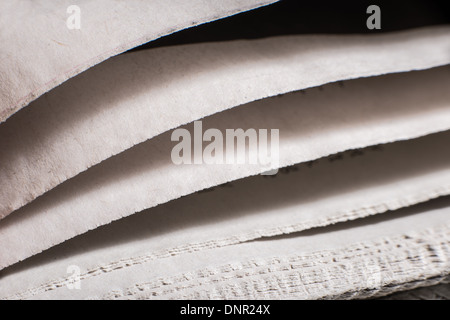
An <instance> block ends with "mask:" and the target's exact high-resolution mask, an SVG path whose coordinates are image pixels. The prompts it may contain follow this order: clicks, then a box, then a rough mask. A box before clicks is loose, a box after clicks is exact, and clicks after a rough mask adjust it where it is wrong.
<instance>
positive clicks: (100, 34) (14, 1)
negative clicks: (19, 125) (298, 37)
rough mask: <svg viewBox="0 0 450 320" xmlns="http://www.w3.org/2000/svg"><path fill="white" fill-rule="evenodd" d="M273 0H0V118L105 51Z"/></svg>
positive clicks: (94, 61)
mask: <svg viewBox="0 0 450 320" xmlns="http://www.w3.org/2000/svg"><path fill="white" fill-rule="evenodd" d="M274 2H276V1H274V0H189V1H185V0H152V1H147V0H127V1H115V2H114V4H113V5H111V1H110V0H96V1H90V0H77V1H76V2H74V1H71V0H59V1H57V2H56V1H49V0H8V1H1V2H0V43H1V44H2V45H1V47H0V61H1V62H0V75H1V80H2V81H1V84H0V122H3V121H5V120H6V119H7V118H8V117H10V116H11V115H12V114H14V113H15V112H16V111H18V110H19V109H21V108H22V107H24V106H26V105H28V104H29V103H30V102H31V101H33V100H34V99H36V98H37V97H39V96H41V95H42V94H43V93H45V92H47V91H48V90H50V89H52V88H54V87H56V86H58V85H59V84H61V83H62V82H64V81H66V80H67V79H69V78H71V77H73V76H75V75H77V74H79V73H80V72H82V71H84V70H86V69H88V68H89V67H92V66H93V65H96V64H97V63H100V62H102V61H104V60H106V59H108V58H110V57H111V56H114V55H116V54H119V53H122V52H124V51H126V50H128V49H131V48H133V47H136V46H138V45H141V44H143V43H146V42H149V41H152V40H155V39H157V38H159V37H162V36H165V35H168V34H170V33H173V32H176V31H179V30H181V29H185V28H188V27H192V26H196V25H199V24H202V23H205V22H209V21H213V20H217V19H220V18H224V17H227V16H230V15H233V14H236V13H239V12H242V11H247V10H251V9H254V8H257V7H260V6H263V5H267V4H271V3H274ZM73 5H76V6H77V7H78V9H77V10H79V11H78V12H79V13H80V15H79V18H80V22H81V23H80V29H70V28H69V27H68V24H67V20H69V19H70V16H71V15H72V14H73V12H72V11H71V10H68V9H69V7H71V6H73ZM68 11H70V12H69V13H68ZM69 22H70V21H69ZM69 25H70V23H69Z"/></svg>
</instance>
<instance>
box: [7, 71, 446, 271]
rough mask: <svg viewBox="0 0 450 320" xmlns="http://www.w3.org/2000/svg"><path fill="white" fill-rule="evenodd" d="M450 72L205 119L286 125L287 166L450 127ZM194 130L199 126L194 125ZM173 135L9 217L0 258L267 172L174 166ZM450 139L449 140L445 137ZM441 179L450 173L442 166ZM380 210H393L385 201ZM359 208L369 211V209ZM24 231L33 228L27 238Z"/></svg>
mask: <svg viewBox="0 0 450 320" xmlns="http://www.w3.org/2000/svg"><path fill="white" fill-rule="evenodd" d="M448 71H449V68H448V67H442V68H438V69H433V70H427V71H420V72H414V73H402V74H394V75H386V76H382V77H375V78H366V79H358V80H350V81H346V82H344V83H341V84H329V85H327V86H324V87H322V88H312V89H309V90H306V91H305V92H304V93H302V92H295V93H291V94H288V95H285V96H281V97H275V98H270V99H266V100H262V101H258V102H255V103H251V104H248V105H246V106H243V107H241V108H234V109H232V110H228V111H226V112H223V113H220V114H217V115H214V116H211V117H209V118H206V119H204V121H203V127H204V129H205V130H206V128H218V129H219V130H222V131H224V130H225V129H227V128H244V129H247V128H269V129H270V128H280V150H279V151H280V165H281V166H288V165H292V164H295V163H301V162H306V161H310V160H314V159H317V158H320V157H323V156H327V155H329V154H333V153H337V152H340V151H343V150H348V149H354V148H360V147H365V146H370V145H375V144H379V143H386V142H391V141H395V140H404V139H409V138H414V137H417V136H421V135H426V134H429V133H432V132H435V131H439V130H444V129H446V128H447V129H448V126H449V124H450V109H449V108H448V103H449V101H450V99H449V97H447V95H448V94H450V93H448V91H446V90H445V88H446V87H447V83H448V81H449V80H448V77H449V76H450V73H449V72H448ZM329 101H333V103H332V104H331V103H329ZM425 106H426V107H425ZM188 128H190V129H191V130H192V126H188ZM170 133H171V132H168V133H167V134H163V135H161V136H158V137H156V138H155V139H152V140H150V141H149V142H147V143H145V144H141V145H139V146H136V147H135V148H132V149H130V150H128V151H127V152H125V153H122V154H121V155H119V156H117V157H113V158H111V159H109V160H107V161H105V162H103V163H101V164H100V165H99V166H96V167H94V168H91V170H89V171H87V172H85V173H84V174H82V175H80V176H78V177H76V178H74V179H72V180H70V181H68V182H67V183H65V184H63V185H61V186H60V187H59V188H56V189H55V190H53V191H51V192H49V193H47V194H46V195H44V196H43V197H41V198H39V199H37V200H36V201H34V202H33V203H31V204H30V205H29V206H26V207H24V208H23V209H21V210H19V211H17V212H16V213H14V214H12V215H10V216H8V217H7V218H5V219H4V220H2V221H1V222H0V242H1V243H4V247H3V249H2V250H1V251H0V262H1V264H0V266H1V267H6V266H8V265H11V264H13V263H15V262H17V261H19V260H22V259H25V258H27V257H29V256H31V255H33V254H36V253H39V252H41V251H42V250H45V249H47V248H50V247H52V246H54V245H56V244H59V243H61V242H63V241H65V240H67V239H70V238H72V237H74V236H76V235H78V234H81V233H84V232H86V231H88V230H90V229H94V228H96V227H98V226H100V225H104V224H107V223H109V222H111V221H113V220H117V219H120V218H121V217H125V216H129V215H131V214H133V213H136V212H139V211H142V210H144V209H147V208H149V207H154V206H156V205H158V204H161V203H165V202H167V201H170V200H173V199H176V198H179V197H181V196H184V195H187V194H190V193H193V192H195V191H198V190H202V189H204V188H209V187H211V186H215V185H218V184H222V183H225V182H228V181H232V180H236V179H239V178H243V177H246V176H250V175H255V174H259V173H261V172H263V171H265V170H267V168H264V169H263V168H262V167H261V166H259V165H252V164H244V165H207V164H203V165H175V164H174V163H173V162H172V160H171V149H172V147H173V146H174V145H175V143H174V142H171V141H170ZM446 139H448V138H446ZM442 144H443V145H445V144H446V143H445V139H444V143H442ZM246 151H247V150H246ZM248 151H250V150H248ZM439 177H444V178H445V179H447V180H448V178H447V177H446V176H445V175H443V174H442V172H439V174H438V178H439ZM311 179H312V178H311ZM444 184H445V180H444V182H443V181H441V180H439V181H438V182H436V181H432V182H431V185H432V188H431V189H430V190H428V191H427V192H425V195H424V197H425V200H427V199H429V198H432V197H434V196H438V195H440V194H439V193H435V194H433V192H435V190H436V188H439V187H443V191H442V192H443V194H446V192H448V190H447V189H446V187H445V186H444ZM424 185H425V183H424V182H421V183H420V184H418V186H420V187H422V186H424ZM445 190H447V191H445ZM400 191H401V192H405V193H406V190H403V189H399V192H400ZM390 192H391V191H390ZM415 194H417V191H416V193H415ZM408 196H411V197H412V199H411V202H410V203H409V204H411V203H416V202H417V201H423V199H422V200H420V199H416V198H420V196H419V195H416V196H413V195H412V194H411V195H408V194H406V195H405V197H408ZM414 199H415V200H414ZM394 203H395V202H394ZM407 204H408V203H407ZM391 205H392V206H397V207H398V206H401V205H400V204H391ZM388 207H389V206H388ZM382 208H383V210H386V209H387V207H386V203H383V206H382ZM375 212H376V210H375ZM359 214H361V215H366V214H367V213H366V212H364V210H363V211H362V212H360V213H359ZM357 215H358V213H356V216H357ZM37 226H38V228H37ZM22 234H26V235H27V238H26V242H24V239H23V238H22V237H21V236H20V235H22ZM6 246H7V247H6Z"/></svg>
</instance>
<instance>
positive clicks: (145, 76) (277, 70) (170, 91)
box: [0, 26, 450, 218]
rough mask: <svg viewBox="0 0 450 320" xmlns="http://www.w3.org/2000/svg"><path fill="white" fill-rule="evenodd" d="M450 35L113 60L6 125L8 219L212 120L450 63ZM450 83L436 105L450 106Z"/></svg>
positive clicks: (0, 203) (2, 191) (2, 176)
mask: <svg viewBox="0 0 450 320" xmlns="http://www.w3.org/2000/svg"><path fill="white" fill-rule="evenodd" d="M449 28H450V27H448V26H444V27H432V28H426V29H421V30H413V31H405V32H399V33H393V34H385V35H377V36H291V37H278V38H270V39H263V40H255V41H233V42H224V43H208V44H196V45H189V46H179V47H170V48H161V49H156V50H148V51H140V52H134V53H129V54H126V55H122V56H119V57H115V58H113V59H110V60H109V61H107V62H105V63H102V64H100V65H99V66H97V67H95V68H93V69H91V70H89V71H87V72H85V73H83V74H81V75H80V76H78V77H76V78H74V79H72V80H70V81H68V82H67V83H65V84H63V85H62V86H60V87H58V88H56V89H55V90H53V91H51V92H50V93H48V94H46V95H45V96H43V97H41V98H40V99H38V100H37V101H35V102H34V103H33V106H32V107H30V108H27V109H26V110H24V111H23V112H21V113H18V114H17V115H16V116H15V117H13V118H11V119H9V120H8V121H7V122H6V123H3V124H2V125H0V150H1V152H0V163H1V164H2V166H1V167H0V181H1V187H0V218H1V217H5V216H7V215H8V214H10V213H11V212H12V211H14V210H16V209H19V208H20V207H22V206H23V205H25V204H27V203H29V202H30V201H32V200H34V199H35V198H36V197H38V196H40V195H42V194H44V193H45V192H46V191H48V190H51V189H52V188H54V187H56V186H57V185H58V184H60V183H61V182H63V181H65V180H67V179H69V178H72V177H74V176H76V175H77V174H79V173H80V172H83V171H85V170H86V169H87V168H89V167H91V166H93V165H96V164H98V163H100V162H101V161H103V160H105V159H107V158H109V157H111V156H112V155H116V154H118V153H120V152H122V151H124V150H126V149H128V148H130V147H132V146H134V145H136V144H139V143H141V142H143V141H146V140H147V139H150V138H152V137H154V136H156V135H158V134H161V133H163V132H165V131H167V130H169V129H171V128H176V127H178V126H180V125H182V124H186V123H189V122H191V121H194V120H197V119H200V118H202V117H204V116H207V115H211V114H213V113H216V112H219V111H223V110H225V109H228V108H232V107H235V106H238V105H241V104H243V103H247V102H250V101H254V100H258V99H261V98H264V97H267V96H273V95H277V94H280V93H285V92H290V91H294V90H298V89H304V88H307V87H312V86H318V85H322V84H324V83H327V82H332V81H338V80H344V79H349V78H357V77H366V76H371V75H379V74H384V73H389V72H401V71H409V70H412V69H426V68H430V67H433V66H438V65H442V64H447V63H449V62H450V31H449V30H450V29H449ZM444 81H447V82H437V84H436V85H437V86H439V88H441V89H439V90H438V89H436V90H435V91H434V92H435V93H433V94H430V97H431V99H432V101H431V104H433V101H434V100H436V99H442V101H441V102H444V101H445V102H448V100H449V99H448V95H447V92H448V90H447V88H448V79H446V80H444ZM420 86H422V84H421V85H420ZM408 90H410V91H415V90H416V89H414V88H411V89H408ZM431 90H432V89H431ZM8 92H9V91H8ZM389 94H390V95H393V94H394V91H392V92H390V93H389ZM401 94H402V95H403V94H404V93H401ZM408 94H409V93H408ZM411 94H415V93H411ZM434 95H438V97H435V96H434ZM439 95H442V97H439ZM384 98H386V97H384ZM384 98H383V99H384ZM377 99H378V98H377ZM394 99H395V98H394ZM446 99H447V100H446ZM0 100H1V99H0ZM375 104H376V102H375ZM354 112H357V111H354ZM438 123H440V122H439V121H438ZM438 126H439V125H438ZM432 127H434V126H432ZM429 130H430V131H433V130H434V128H430V129H429ZM436 130H437V129H436Z"/></svg>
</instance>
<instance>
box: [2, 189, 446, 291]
mask: <svg viewBox="0 0 450 320" xmlns="http://www.w3.org/2000/svg"><path fill="white" fill-rule="evenodd" d="M449 208H450V206H449V199H448V198H447V199H442V200H440V201H437V202H431V203H427V204H423V205H421V206H417V207H411V208H408V209H404V210H400V211H397V212H393V213H390V214H389V215H381V216H377V217H371V218H365V219H360V220H357V221H355V222H347V223H343V224H338V225H335V226H331V227H326V228H319V229H315V230H311V231H307V232H303V233H298V234H295V235H291V236H286V237H280V238H267V239H265V240H263V241H250V242H246V243H242V244H237V245H232V246H227V247H222V248H213V249H210V250H200V251H197V250H191V251H189V252H184V253H179V252H176V251H174V253H175V254H168V255H166V256H165V257H160V258H157V257H155V256H153V255H152V253H151V252H147V253H146V254H145V255H142V256H139V257H135V258H134V259H131V258H130V259H127V258H125V257H124V256H123V257H122V259H121V260H120V261H118V262H117V263H115V264H110V265H107V264H103V265H100V266H101V267H100V266H99V267H98V268H93V269H88V268H87V267H88V263H87V262H89V259H88V260H87V261H86V260H85V259H84V258H86V256H87V255H91V259H92V258H93V257H94V255H95V253H96V252H97V253H99V257H98V258H96V259H92V260H96V261H99V260H100V259H101V253H104V252H106V251H107V250H108V249H113V248H115V247H113V246H112V245H111V246H108V243H102V239H103V240H104V238H102V237H98V238H97V240H98V241H99V242H98V243H96V244H95V243H92V242H86V243H87V244H88V248H89V246H91V248H92V247H94V249H92V251H90V252H89V251H86V248H85V247H80V248H79V250H78V251H77V252H75V254H73V255H72V256H69V257H65V259H63V260H55V259H58V256H51V255H50V256H47V260H46V259H43V260H42V261H41V263H39V260H38V263H37V264H36V265H33V264H31V266H30V265H28V268H26V267H25V268H22V269H20V268H19V269H18V270H16V272H14V271H13V270H12V272H10V273H9V274H6V275H4V276H3V277H2V278H1V279H0V284H1V285H0V297H2V298H14V299H17V298H21V299H26V298H33V299H86V298H96V299H99V298H102V299H144V298H145V299H280V298H282V299H283V298H284V299H286V298H296V299H318V298H368V297H374V296H377V295H386V294H389V293H391V292H394V291H395V290H399V288H400V289H401V288H402V287H403V286H404V287H408V286H410V285H411V283H413V284H415V285H420V284H421V285H426V284H433V283H437V282H438V281H439V279H440V280H445V277H446V276H447V275H448V274H449V272H450V224H449V220H448V215H449V210H450V209H449ZM188 210H189V209H188ZM212 214H214V213H212ZM121 222H122V221H121ZM122 227H124V228H123V230H122V231H125V230H126V228H127V227H128V226H127V225H122ZM210 227H212V226H210ZM110 231H111V232H113V231H114V230H110ZM178 231H179V230H172V231H168V232H167V233H166V234H165V235H166V237H165V238H163V237H161V238H160V239H158V238H148V239H147V240H146V241H147V242H152V241H153V242H156V241H160V240H161V239H164V240H163V241H164V242H166V243H167V242H169V241H170V240H169V239H170V235H171V234H173V233H176V232H178ZM95 232H97V231H94V232H93V233H95ZM88 236H89V234H88ZM110 237H111V238H112V237H113V235H112V234H110ZM91 239H92V237H91ZM122 244H124V245H127V246H128V247H129V248H131V247H132V245H133V244H134V243H133V242H131V241H128V242H127V241H126V239H122ZM96 246H97V247H96ZM59 249H61V248H59ZM62 252H65V253H67V251H62ZM69 252H70V251H69ZM60 253H61V252H60ZM37 258H39V257H37ZM59 258H61V257H59ZM92 260H91V262H92ZM71 264H73V265H76V266H78V267H79V268H80V271H81V272H80V278H79V279H80V290H70V289H69V288H68V287H67V285H68V283H69V281H70V277H69V276H68V275H67V267H68V266H69V265H71ZM44 278H50V279H51V280H52V281H47V282H42V280H43V279H44Z"/></svg>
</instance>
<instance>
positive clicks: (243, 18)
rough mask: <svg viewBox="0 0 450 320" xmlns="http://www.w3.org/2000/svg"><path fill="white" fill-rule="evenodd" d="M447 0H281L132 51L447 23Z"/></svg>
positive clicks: (361, 32)
mask: <svg viewBox="0 0 450 320" xmlns="http://www.w3.org/2000/svg"><path fill="white" fill-rule="evenodd" d="M372 4H375V5H378V6H379V7H380V9H381V30H369V29H367V27H366V20H367V18H368V17H369V16H370V14H367V13H366V10H367V7H368V6H370V5H372ZM449 4H450V0H446V1H432V0H431V1H430V0H425V1H424V0H409V1H402V0H390V1H384V0H383V1H377V0H372V1H367V0H352V1H349V0H346V1H345V0H344V1H339V0H335V1H328V0H326V1H302V0H282V1H280V2H278V3H275V4H273V5H269V6H266V7H263V8H259V9H256V10H252V11H248V12H244V13H241V14H238V15H235V16H232V17H228V18H225V19H222V20H218V21H215V22H211V23H207V24H204V25H200V26H197V27H195V28H190V29H185V30H182V31H179V32H176V33H174V34H172V35H169V36H166V37H163V38H160V39H158V40H156V41H152V42H150V43H148V44H144V45H142V46H140V47H138V48H135V49H133V50H140V49H148V48H154V47H163V46H172V45H180V44H188V43H199V42H211V41H228V40H237V39H257V38H264V37H270V36H278V35H294V34H321V33H328V34H350V33H358V34H363V33H382V32H390V31H399V30H405V29H411V28H418V27H423V26H430V25H439V24H448V23H450V10H449V9H448V7H449Z"/></svg>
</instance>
